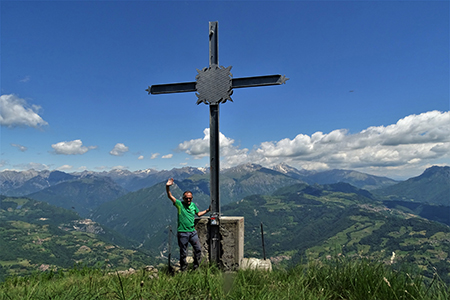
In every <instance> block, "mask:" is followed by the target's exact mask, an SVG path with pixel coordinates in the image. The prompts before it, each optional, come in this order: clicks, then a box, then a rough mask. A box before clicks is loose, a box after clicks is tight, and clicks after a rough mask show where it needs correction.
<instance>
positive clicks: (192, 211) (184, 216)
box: [173, 199, 199, 232]
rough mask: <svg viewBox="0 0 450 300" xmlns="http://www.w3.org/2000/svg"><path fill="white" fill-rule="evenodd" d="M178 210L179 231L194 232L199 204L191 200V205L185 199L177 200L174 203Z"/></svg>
mask: <svg viewBox="0 0 450 300" xmlns="http://www.w3.org/2000/svg"><path fill="white" fill-rule="evenodd" d="M173 205H174V206H175V207H176V208H177V210H178V232H192V231H194V230H195V227H194V220H195V215H196V214H197V213H198V212H199V210H198V208H197V205H195V203H194V202H191V204H190V205H187V204H186V203H184V201H180V200H178V199H177V200H176V201H175V203H174V204H173Z"/></svg>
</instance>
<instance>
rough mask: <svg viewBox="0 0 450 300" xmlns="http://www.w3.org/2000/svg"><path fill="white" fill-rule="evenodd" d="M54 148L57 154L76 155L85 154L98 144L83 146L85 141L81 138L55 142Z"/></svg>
mask: <svg viewBox="0 0 450 300" xmlns="http://www.w3.org/2000/svg"><path fill="white" fill-rule="evenodd" d="M52 148H53V149H54V150H55V153H56V154H63V155H76V154H85V153H86V152H88V151H89V150H92V149H96V148H97V146H89V147H86V146H83V142H82V141H81V140H74V141H65V142H59V143H56V144H53V145H52Z"/></svg>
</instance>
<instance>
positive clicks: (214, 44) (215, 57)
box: [209, 21, 219, 67]
mask: <svg viewBox="0 0 450 300" xmlns="http://www.w3.org/2000/svg"><path fill="white" fill-rule="evenodd" d="M218 28H219V25H218V22H217V21H216V22H209V66H210V67H211V66H212V65H219V32H218Z"/></svg>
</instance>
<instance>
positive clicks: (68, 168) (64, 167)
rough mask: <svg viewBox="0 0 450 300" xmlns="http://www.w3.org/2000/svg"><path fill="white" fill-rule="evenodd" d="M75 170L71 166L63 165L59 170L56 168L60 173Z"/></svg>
mask: <svg viewBox="0 0 450 300" xmlns="http://www.w3.org/2000/svg"><path fill="white" fill-rule="evenodd" d="M72 168H73V166H69V165H62V166H61V167H59V168H56V170H58V171H67V170H71V169H72Z"/></svg>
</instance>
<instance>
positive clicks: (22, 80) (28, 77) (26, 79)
mask: <svg viewBox="0 0 450 300" xmlns="http://www.w3.org/2000/svg"><path fill="white" fill-rule="evenodd" d="M30 79H31V78H30V76H29V75H27V76H25V77H24V78H22V79H20V80H19V82H24V83H25V82H28V81H30Z"/></svg>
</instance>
